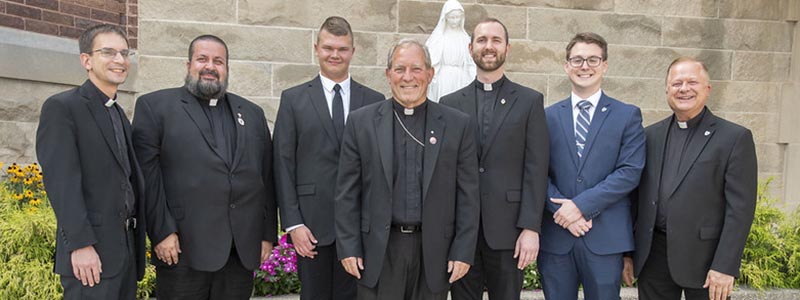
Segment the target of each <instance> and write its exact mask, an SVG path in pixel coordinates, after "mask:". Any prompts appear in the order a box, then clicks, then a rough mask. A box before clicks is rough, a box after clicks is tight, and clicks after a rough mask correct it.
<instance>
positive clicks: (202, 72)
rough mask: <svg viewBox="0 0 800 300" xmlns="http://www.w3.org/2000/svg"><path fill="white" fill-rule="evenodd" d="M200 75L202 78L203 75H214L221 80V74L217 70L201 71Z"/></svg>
mask: <svg viewBox="0 0 800 300" xmlns="http://www.w3.org/2000/svg"><path fill="white" fill-rule="evenodd" d="M198 75H200V76H203V75H214V77H216V78H217V79H219V72H217V71H216V70H201V71H200V73H199V74H198Z"/></svg>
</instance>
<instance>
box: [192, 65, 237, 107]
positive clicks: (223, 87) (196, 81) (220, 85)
mask: <svg viewBox="0 0 800 300" xmlns="http://www.w3.org/2000/svg"><path fill="white" fill-rule="evenodd" d="M207 74H210V75H214V76H215V77H217V80H216V81H208V80H200V76H202V75H207ZM184 83H185V84H186V88H187V89H188V90H189V93H191V94H192V95H194V96H195V97H197V98H200V99H204V100H208V99H219V98H222V96H223V95H225V92H226V91H227V89H228V78H225V81H220V80H219V73H217V71H214V70H203V71H200V73H198V74H197V77H194V76H192V74H191V73H189V74H186V78H185V79H184Z"/></svg>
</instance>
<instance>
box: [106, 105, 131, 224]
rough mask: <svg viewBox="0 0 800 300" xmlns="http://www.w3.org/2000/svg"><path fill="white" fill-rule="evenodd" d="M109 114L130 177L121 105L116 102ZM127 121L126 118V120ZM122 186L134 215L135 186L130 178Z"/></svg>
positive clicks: (125, 170)
mask: <svg viewBox="0 0 800 300" xmlns="http://www.w3.org/2000/svg"><path fill="white" fill-rule="evenodd" d="M108 115H109V116H110V117H111V125H112V127H113V128H114V139H115V140H116V141H117V153H118V154H119V157H121V158H122V171H123V172H124V173H125V178H130V177H131V165H130V158H129V157H128V146H127V143H126V141H125V130H124V129H123V128H122V122H123V121H122V118H121V117H120V111H119V106H117V105H116V104H114V105H113V106H111V107H109V108H108ZM127 121H128V120H127V119H126V120H125V122H127ZM122 187H123V193H124V196H123V197H124V198H125V209H126V210H127V211H128V215H129V216H132V215H134V214H135V209H134V204H133V201H134V200H133V187H132V186H131V184H130V180H125V181H124V182H123V184H122Z"/></svg>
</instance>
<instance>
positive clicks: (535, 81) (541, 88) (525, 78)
mask: <svg viewBox="0 0 800 300" xmlns="http://www.w3.org/2000/svg"><path fill="white" fill-rule="evenodd" d="M506 77H508V79H511V81H514V82H516V83H518V84H519V85H522V86H524V87H528V88H532V89H534V90H536V91H538V92H540V93H542V94H543V95H544V98H545V99H547V76H546V75H537V74H530V73H519V72H508V73H506Z"/></svg>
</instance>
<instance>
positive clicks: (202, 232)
mask: <svg viewBox="0 0 800 300" xmlns="http://www.w3.org/2000/svg"><path fill="white" fill-rule="evenodd" d="M225 97H226V100H225V101H227V102H229V104H230V110H231V113H232V114H233V118H234V119H235V120H236V124H235V128H236V129H235V131H236V136H235V137H234V139H235V148H234V149H235V151H234V153H233V155H232V158H233V160H232V163H230V164H229V163H227V162H226V159H225V158H223V157H222V156H221V155H220V154H219V152H220V150H219V149H217V148H216V147H214V146H212V145H215V142H214V135H213V132H212V130H211V127H210V124H209V121H208V118H207V117H206V114H205V113H204V111H203V108H202V107H201V104H200V102H199V101H198V100H197V99H196V98H195V97H194V96H193V95H192V94H190V93H189V91H188V90H187V89H186V88H185V87H181V88H172V89H165V90H160V91H156V92H153V93H149V94H146V95H143V96H141V97H140V98H139V99H138V101H137V103H136V113H135V116H136V117H135V118H134V122H133V128H134V135H133V137H134V142H135V146H136V151H137V155H138V157H139V161H141V163H142V169H143V173H144V175H145V177H146V178H147V186H148V192H147V197H146V201H147V206H148V212H151V213H149V214H148V216H147V224H148V234H149V235H150V240H151V241H152V243H153V245H157V244H158V243H159V242H161V241H162V240H163V239H164V238H165V237H167V236H168V235H169V234H171V233H174V232H177V234H178V238H179V240H180V247H181V250H182V253H181V254H180V258H179V263H178V266H183V267H188V268H190V269H192V270H197V271H205V272H214V271H217V270H220V269H221V268H222V267H223V266H225V265H226V262H227V261H228V259H229V257H230V255H237V256H238V257H239V259H240V260H241V265H242V266H243V267H244V268H246V269H250V270H254V269H256V268H257V267H258V265H259V261H260V255H261V241H262V240H266V241H270V242H272V243H273V244H274V243H275V242H276V240H277V220H276V219H277V216H276V215H277V214H276V204H275V199H274V190H273V188H274V186H273V181H272V180H273V178H272V143H271V141H270V137H269V129H268V127H267V121H266V119H265V117H264V111H263V110H262V109H261V108H260V107H258V106H257V105H255V104H253V103H251V102H249V101H247V100H246V99H244V98H242V97H239V96H237V95H234V94H232V93H227V94H226V96H225ZM221 103H225V102H221ZM232 247H235V250H236V252H235V253H233V254H231V249H232ZM229 254H230V255H229ZM153 263H154V264H156V266H157V267H165V266H166V265H165V264H164V263H163V262H161V261H160V260H158V259H157V258H156V257H155V256H154V257H153Z"/></svg>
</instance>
